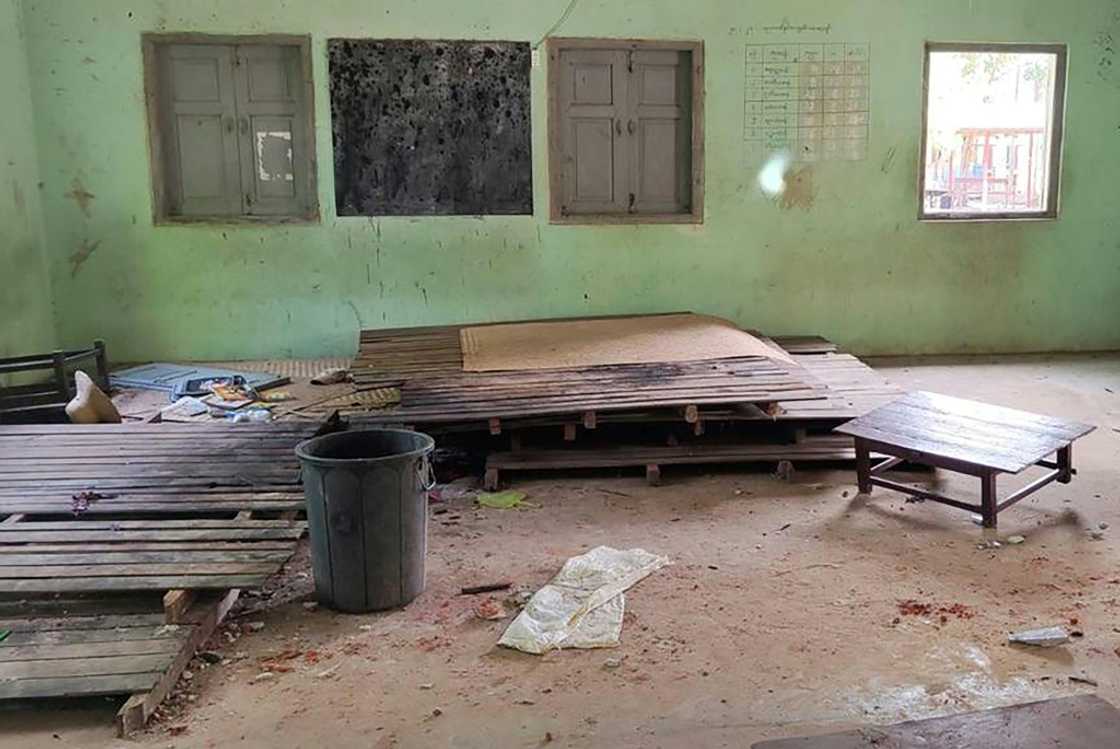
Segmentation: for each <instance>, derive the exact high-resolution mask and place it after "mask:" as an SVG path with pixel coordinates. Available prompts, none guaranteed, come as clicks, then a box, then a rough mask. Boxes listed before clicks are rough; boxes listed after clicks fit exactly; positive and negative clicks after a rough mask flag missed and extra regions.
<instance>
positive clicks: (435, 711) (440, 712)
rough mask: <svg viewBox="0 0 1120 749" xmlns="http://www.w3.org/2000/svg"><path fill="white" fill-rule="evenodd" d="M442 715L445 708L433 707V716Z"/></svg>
mask: <svg viewBox="0 0 1120 749" xmlns="http://www.w3.org/2000/svg"><path fill="white" fill-rule="evenodd" d="M441 715H443V710H442V709H440V708H438V707H433V708H432V717H433V718H438V717H439V716H441Z"/></svg>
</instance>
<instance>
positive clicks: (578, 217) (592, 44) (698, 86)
mask: <svg viewBox="0 0 1120 749" xmlns="http://www.w3.org/2000/svg"><path fill="white" fill-rule="evenodd" d="M545 49H546V52H547V55H548V84H547V94H546V95H547V96H548V192H549V198H548V205H549V222H550V223H553V224H575V225H579V224H702V223H704V100H705V93H706V92H705V90H704V42H703V40H675V39H616V38H611V37H604V38H593V37H549V38H548V39H547V40H545ZM568 49H603V50H612V51H620V50H624V51H641V50H666V51H675V52H688V53H689V54H690V55H691V60H692V76H691V77H692V101H691V102H690V108H691V118H690V126H691V128H692V132H691V143H692V151H691V157H692V175H691V177H690V179H689V184H690V187H691V191H692V194H691V196H690V206H691V210H690V211H689V212H688V213H627V214H623V213H577V214H565V213H563V212H562V211H561V206H562V204H563V197H564V166H563V164H564V154H563V149H562V144H563V138H562V133H561V130H560V125H561V111H560V96H559V91H560V86H561V85H562V69H561V66H560V53H561V51H563V50H568Z"/></svg>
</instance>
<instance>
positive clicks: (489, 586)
mask: <svg viewBox="0 0 1120 749" xmlns="http://www.w3.org/2000/svg"><path fill="white" fill-rule="evenodd" d="M512 587H513V583H511V582H501V583H486V584H484V585H470V586H467V587H464V588H460V589H459V595H463V596H473V595H478V594H479V593H495V592H497V591H499V590H509V589H510V588H512Z"/></svg>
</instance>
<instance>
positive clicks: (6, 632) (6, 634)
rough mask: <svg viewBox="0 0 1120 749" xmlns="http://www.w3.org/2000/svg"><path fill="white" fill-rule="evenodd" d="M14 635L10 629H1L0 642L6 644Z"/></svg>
mask: <svg viewBox="0 0 1120 749" xmlns="http://www.w3.org/2000/svg"><path fill="white" fill-rule="evenodd" d="M11 634H12V630H10V629H0V642H4V640H7V639H8V637H9V636H10V635H11Z"/></svg>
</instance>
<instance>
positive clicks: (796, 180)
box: [779, 166, 816, 211]
mask: <svg viewBox="0 0 1120 749" xmlns="http://www.w3.org/2000/svg"><path fill="white" fill-rule="evenodd" d="M815 199H816V195H815V194H814V193H813V167H811V166H804V167H801V169H799V170H797V171H796V172H793V173H791V174H790V175H789V176H788V177H786V189H785V192H783V193H782V199H781V201H780V202H779V205H780V206H781V207H782V210H783V211H789V210H792V209H794V208H801V209H804V210H806V211H808V210H810V209H811V208H812V207H813V201H814V200H815Z"/></svg>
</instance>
